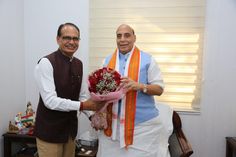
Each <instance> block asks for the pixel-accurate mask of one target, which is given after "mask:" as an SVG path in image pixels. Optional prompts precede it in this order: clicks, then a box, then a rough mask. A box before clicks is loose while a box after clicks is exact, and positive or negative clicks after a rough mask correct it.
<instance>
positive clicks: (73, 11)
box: [0, 0, 236, 157]
mask: <svg viewBox="0 0 236 157" xmlns="http://www.w3.org/2000/svg"><path fill="white" fill-rule="evenodd" d="M88 3H89V2H88V1H86V0H50V1H49V0H40V1H36V0H24V6H23V3H22V1H18V0H11V1H9V0H0V19H1V27H0V28H1V29H0V36H1V38H0V43H1V51H2V52H1V53H0V55H1V62H0V65H1V66H0V68H1V77H0V83H1V88H0V92H1V93H0V94H1V99H0V102H1V105H0V109H1V114H0V125H1V128H0V129H1V130H0V132H1V134H3V133H4V132H5V131H6V128H7V124H8V120H9V119H10V118H11V117H12V116H13V115H14V114H15V113H16V112H17V111H20V110H22V109H24V107H25V104H26V102H27V101H28V100H30V101H32V103H33V105H34V107H36V106H37V101H38V91H37V89H36V87H35V83H34V80H33V68H34V66H35V64H36V62H37V61H38V59H39V58H40V57H42V56H43V55H46V54H48V53H49V52H51V51H54V50H55V49H57V45H56V30H57V27H58V25H59V24H61V23H64V22H67V21H70V22H74V23H76V24H77V25H78V26H79V27H80V29H81V37H82V40H81V47H80V50H79V52H77V56H79V57H80V58H81V59H82V60H83V61H84V64H85V68H86V67H88V53H87V52H88V33H89V32H88V30H89V29H88V27H89V18H88V17H89V14H88V11H89V4H88ZM23 11H24V15H23ZM6 13H7V14H6ZM4 23H6V25H4ZM235 28H236V1H235V0H207V17H206V36H205V48H204V49H205V51H204V65H203V71H204V72H203V78H204V80H203V86H202V101H201V114H200V115H191V114H181V118H182V121H183V129H184V131H185V133H186V136H187V137H188V139H189V141H190V143H191V144H192V147H193V150H194V154H193V157H222V156H225V137H226V136H236V125H235V119H236V113H235V112H236V105H235V104H234V102H235V95H234V94H235V88H236V82H235V81H236V73H235V71H236V62H235V59H236V44H235V43H236V29H235ZM3 37H4V38H3ZM13 37H14V40H12V38H13ZM24 38H25V39H24ZM7 59H11V61H12V62H10V61H8V60H7ZM24 64H25V65H24ZM85 71H87V69H85ZM13 87H15V88H13ZM82 121H83V122H82V124H80V127H81V128H82V131H81V132H83V131H84V130H85V128H88V124H87V122H86V121H85V119H84V118H82ZM2 146H3V145H2V138H1V147H0V148H1V150H0V151H1V152H2ZM0 155H1V154H0Z"/></svg>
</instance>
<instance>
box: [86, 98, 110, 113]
mask: <svg viewBox="0 0 236 157" xmlns="http://www.w3.org/2000/svg"><path fill="white" fill-rule="evenodd" d="M105 104H106V103H105V102H104V101H100V102H97V101H93V100H91V99H88V100H87V101H85V102H83V110H91V111H99V110H100V109H101V108H102V107H103V106H104V105H105Z"/></svg>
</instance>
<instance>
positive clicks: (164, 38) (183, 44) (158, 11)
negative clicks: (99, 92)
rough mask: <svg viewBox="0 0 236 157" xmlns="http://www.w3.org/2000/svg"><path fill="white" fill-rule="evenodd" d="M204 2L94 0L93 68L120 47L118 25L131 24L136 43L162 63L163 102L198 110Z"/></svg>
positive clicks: (98, 65) (180, 108)
mask: <svg viewBox="0 0 236 157" xmlns="http://www.w3.org/2000/svg"><path fill="white" fill-rule="evenodd" d="M204 19H205V1H204V0H145V1H144V0H119V1H117V0H91V1H90V52H89V55H90V57H89V58H90V59H89V65H90V70H94V69H96V68H98V67H100V66H101V64H102V60H103V59H104V58H105V57H106V56H107V55H109V54H111V53H113V52H114V50H115V48H116V41H115V39H116V34H115V32H116V29H117V27H118V26H119V25H120V24H122V23H126V24H129V25H131V26H132V27H133V28H134V30H135V33H136V38H137V39H136V45H137V46H138V47H139V48H140V49H141V50H143V51H145V52H148V53H150V54H152V55H153V56H154V57H155V59H156V61H157V62H158V64H159V66H160V68H161V71H162V74H163V78H164V82H165V86H166V87H165V91H164V93H163V95H162V96H160V97H156V99H158V101H160V102H164V103H167V104H170V105H172V106H173V107H174V108H175V109H176V110H181V111H196V110H198V109H199V101H200V91H201V70H202V50H203V36H204V34H203V33H204Z"/></svg>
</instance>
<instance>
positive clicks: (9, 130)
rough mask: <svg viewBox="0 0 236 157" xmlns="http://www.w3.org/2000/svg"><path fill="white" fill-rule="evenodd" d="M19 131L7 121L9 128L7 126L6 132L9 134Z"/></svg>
mask: <svg viewBox="0 0 236 157" xmlns="http://www.w3.org/2000/svg"><path fill="white" fill-rule="evenodd" d="M18 131H19V128H18V127H17V126H15V125H14V124H12V122H11V121H9V126H8V132H10V133H17V132H18Z"/></svg>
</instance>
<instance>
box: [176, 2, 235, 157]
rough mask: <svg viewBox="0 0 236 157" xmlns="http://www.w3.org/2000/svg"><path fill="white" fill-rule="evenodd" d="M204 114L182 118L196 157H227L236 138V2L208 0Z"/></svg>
mask: <svg viewBox="0 0 236 157" xmlns="http://www.w3.org/2000/svg"><path fill="white" fill-rule="evenodd" d="M205 33H206V36H205V51H204V66H203V70H204V73H203V88H202V101H201V111H202V112H201V114H200V115H194V116H193V115H182V116H181V117H182V119H183V125H184V130H185V132H186V134H187V136H188V138H189V140H190V142H191V144H192V146H193V149H194V155H193V157H223V156H225V137H226V136H236V125H235V120H236V105H235V103H236V101H235V100H236V99H235V98H236V96H235V93H236V92H235V89H236V62H235V59H236V1H235V0H207V17H206V31H205Z"/></svg>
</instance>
